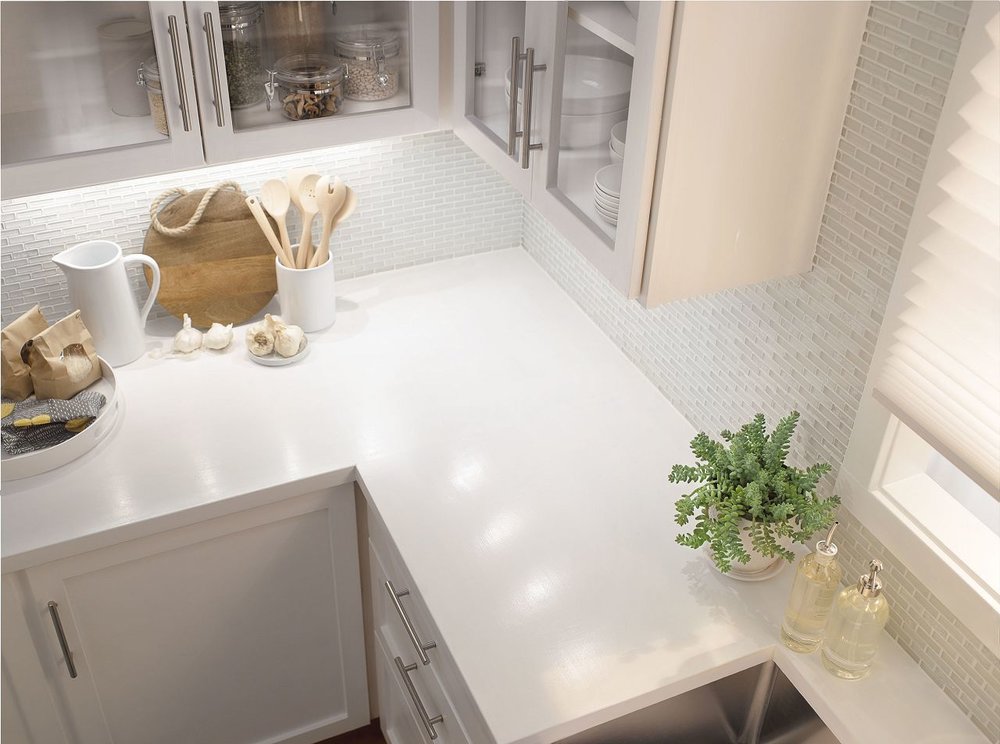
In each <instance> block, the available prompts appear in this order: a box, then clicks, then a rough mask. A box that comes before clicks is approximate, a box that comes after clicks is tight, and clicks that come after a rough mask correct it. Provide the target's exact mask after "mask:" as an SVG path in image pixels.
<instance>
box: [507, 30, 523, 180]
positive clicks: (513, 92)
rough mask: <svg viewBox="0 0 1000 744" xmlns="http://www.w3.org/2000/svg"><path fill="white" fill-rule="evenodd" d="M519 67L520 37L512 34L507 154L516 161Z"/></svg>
mask: <svg viewBox="0 0 1000 744" xmlns="http://www.w3.org/2000/svg"><path fill="white" fill-rule="evenodd" d="M520 67H521V37H520V36H512V37H511V39H510V107H509V109H508V111H507V154H508V155H510V157H511V159H512V160H514V161H517V156H516V154H515V153H516V152H517V138H518V137H519V136H520V132H518V131H517V100H518V96H517V83H518V77H519V75H518V69H519V68H520Z"/></svg>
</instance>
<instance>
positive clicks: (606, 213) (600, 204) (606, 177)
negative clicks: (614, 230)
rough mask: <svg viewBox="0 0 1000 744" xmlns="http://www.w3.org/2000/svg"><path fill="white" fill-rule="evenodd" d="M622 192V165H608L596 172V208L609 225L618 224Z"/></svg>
mask: <svg viewBox="0 0 1000 744" xmlns="http://www.w3.org/2000/svg"><path fill="white" fill-rule="evenodd" d="M621 193H622V166H621V165H619V164H617V163H612V164H611V165H606V166H604V167H603V168H601V169H600V170H599V171H597V173H595V174H594V208H595V209H596V210H597V213H598V214H599V215H600V216H601V219H603V220H604V221H605V222H607V223H608V224H609V225H617V224H618V204H619V200H620V199H621Z"/></svg>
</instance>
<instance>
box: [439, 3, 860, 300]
mask: <svg viewBox="0 0 1000 744" xmlns="http://www.w3.org/2000/svg"><path fill="white" fill-rule="evenodd" d="M629 5H630V6H633V7H632V10H629V9H628V7H627V6H626V4H625V3H623V2H612V1H608V2H605V1H604V0H589V1H588V0H574V2H528V3H525V2H467V3H458V4H457V6H456V13H455V50H454V51H455V60H456V69H455V80H454V93H455V95H454V99H455V104H454V109H453V117H454V127H455V131H456V132H457V133H458V134H459V136H460V137H462V139H463V140H464V141H465V142H466V143H467V144H468V145H469V146H470V147H471V148H472V149H473V150H475V151H476V152H477V153H479V154H480V155H481V156H482V157H483V158H485V159H486V160H487V161H488V162H490V163H491V164H492V165H493V166H494V167H495V168H497V170H499V171H500V172H501V173H503V174H504V175H505V176H506V177H507V178H508V180H509V181H510V182H511V183H512V184H513V185H514V186H515V187H516V188H517V189H519V190H520V192H521V193H522V194H523V195H524V196H525V198H526V199H527V200H528V201H529V202H530V203H531V204H532V205H533V206H534V207H535V208H537V209H538V210H539V212H540V213H541V214H542V215H543V216H544V217H545V218H546V219H547V220H548V221H549V222H550V223H552V225H553V226H554V227H555V228H556V229H557V230H558V231H559V232H560V233H561V234H562V235H563V236H564V237H565V238H566V239H567V240H568V241H569V242H570V243H571V244H572V245H573V246H574V247H576V248H577V249H578V250H580V251H581V252H582V253H583V254H584V255H585V256H586V257H587V258H588V260H589V261H590V262H591V263H593V264H594V265H595V266H596V267H597V268H598V269H599V270H600V271H601V272H602V273H603V274H604V276H605V277H607V279H608V280H609V281H610V282H611V284H612V285H613V286H614V287H615V288H616V289H617V290H618V291H620V292H621V293H622V294H623V295H625V296H626V297H629V298H632V297H641V299H642V301H643V302H644V304H645V305H646V306H649V307H652V306H655V305H658V304H661V303H663V302H668V301H671V300H674V299H679V298H681V297H687V296H692V295H697V294H706V293H709V292H715V291H719V290H721V289H726V288H731V287H736V286H740V285H743V284H749V283H752V282H757V281H762V280H765V279H769V278H774V277H778V276H787V275H790V274H795V273H800V272H804V271H808V270H809V269H810V268H811V266H812V258H813V254H814V252H815V245H816V238H817V235H818V232H819V220H820V216H821V214H822V209H823V204H824V200H825V195H826V188H827V186H828V184H829V178H830V171H831V168H832V165H833V159H834V155H835V152H836V147H837V142H838V137H839V133H840V127H841V124H842V121H843V115H844V110H845V107H846V105H847V99H848V96H849V93H850V85H851V80H852V78H853V72H854V68H855V65H856V62H857V57H858V50H859V47H860V44H861V38H862V34H863V31H864V24H865V19H866V14H867V8H868V3H867V2H844V3H781V2H756V3H703V2H684V1H683V0H682V1H679V2H677V3H674V2H667V1H665V2H641V3H630V4H629ZM635 6H637V8H636V7H635ZM632 12H635V16H634V17H633V16H632ZM524 50H531V54H532V58H533V59H532V62H533V67H534V70H533V71H532V72H531V73H530V74H529V73H528V72H527V71H526V70H525V65H526V64H527V60H526V59H524V57H526V56H527V55H526V53H524V54H521V55H518V54H517V52H518V51H524ZM515 56H517V57H518V59H517V60H514V57H515ZM593 58H599V59H601V60H603V62H602V64H603V65H604V66H608V65H610V66H611V67H614V66H616V65H617V64H619V63H621V64H626V65H629V66H630V68H631V80H630V83H631V85H630V95H629V97H628V102H627V110H623V111H619V112H618V116H617V117H615V116H611V117H610V118H605V119H604V120H602V121H601V122H600V123H599V124H598V123H597V122H596V121H594V122H593V123H594V124H595V126H599V128H600V134H601V135H602V136H601V137H600V138H598V139H594V140H589V139H585V138H584V139H585V141H582V140H581V138H580V137H579V136H577V135H579V134H580V132H581V126H580V121H581V117H579V116H578V115H577V114H578V113H579V112H578V111H577V110H576V108H575V105H576V104H575V103H574V102H573V100H572V97H573V96H575V95H578V91H579V90H580V88H581V86H583V87H586V86H592V87H597V86H599V85H602V84H603V82H602V80H601V79H599V78H598V77H595V76H593V75H591V71H590V70H588V68H587V66H586V65H581V64H580V60H585V59H593ZM571 61H573V62H571ZM511 68H516V69H518V70H519V71H520V75H519V77H520V78H521V80H520V85H521V90H522V91H523V94H522V93H521V92H519V97H518V100H519V103H518V105H517V106H516V110H515V111H511V108H510V105H509V103H508V102H509V101H510V100H511V96H510V95H509V94H507V93H506V90H507V88H508V87H510V86H509V83H508V82H507V80H506V78H507V77H508V75H509V73H508V72H507V71H508V70H509V69H511ZM529 88H530V93H529V92H528V91H529ZM574 91H576V92H574ZM526 116H527V117H529V118H530V121H528V126H527V127H525V126H524V122H525V119H526ZM615 118H620V119H624V120H626V121H627V138H626V142H625V148H624V150H625V152H624V162H623V163H622V184H621V190H620V197H619V199H618V212H617V214H618V219H617V224H614V225H613V224H610V223H609V222H608V221H606V220H604V219H602V217H601V214H600V206H601V205H599V204H596V203H595V202H596V199H595V191H594V185H593V184H594V176H595V173H596V172H597V171H598V170H599V169H601V168H604V167H606V166H608V165H609V164H611V163H612V155H611V153H610V152H609V148H608V141H607V140H608V137H609V134H610V128H611V127H612V126H613V123H614V119H615ZM592 121H593V120H592ZM525 129H527V130H528V131H529V133H530V144H531V147H532V149H530V150H529V151H528V152H527V153H525V152H524V150H523V148H524V146H525V140H526V139H528V137H527V136H526V135H525V134H524V133H523V130H525ZM613 201H614V200H612V203H613ZM604 207H605V209H607V203H605V205H604Z"/></svg>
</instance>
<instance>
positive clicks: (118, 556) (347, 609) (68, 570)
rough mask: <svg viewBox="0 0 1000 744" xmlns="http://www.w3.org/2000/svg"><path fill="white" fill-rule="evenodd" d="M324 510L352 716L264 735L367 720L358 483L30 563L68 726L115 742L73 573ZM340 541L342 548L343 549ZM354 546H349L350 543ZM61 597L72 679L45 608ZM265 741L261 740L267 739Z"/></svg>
mask: <svg viewBox="0 0 1000 744" xmlns="http://www.w3.org/2000/svg"><path fill="white" fill-rule="evenodd" d="M318 511H327V512H328V519H329V526H330V540H331V542H332V544H333V546H334V551H335V554H334V555H335V561H334V565H333V573H334V576H335V583H336V588H335V590H336V606H337V613H338V618H339V622H340V630H341V634H340V638H339V639H338V642H339V647H340V650H341V652H342V654H343V667H344V669H345V670H346V671H347V673H346V674H345V678H344V693H345V700H346V708H347V716H346V717H339V718H337V719H336V720H329V719H327V720H324V721H320V722H318V725H316V726H309V727H307V728H304V729H303V728H299V729H296V730H294V731H289V732H287V735H286V736H281V737H280V738H278V739H269V740H267V741H268V742H269V744H270V743H271V742H279V741H280V742H284V743H285V744H308V743H309V742H312V741H315V740H317V739H319V738H325V737H329V736H335V735H337V734H340V733H344V732H345V731H350V730H352V729H354V728H357V727H359V726H363V725H365V724H367V723H368V721H369V720H370V715H369V701H368V683H367V673H366V659H365V646H364V640H363V639H364V630H363V620H362V609H361V577H360V569H359V562H358V551H357V521H356V515H355V501H354V490H353V484H346V485H343V486H338V487H336V488H333V489H329V490H325V491H319V492H315V493H309V494H305V495H302V496H297V497H292V498H289V499H285V500H283V501H280V502H277V503H274V504H268V505H265V506H261V507H256V508H253V509H248V510H246V511H241V512H237V513H235V514H230V515H226V516H221V517H216V518H213V519H209V520H206V521H204V522H199V523H197V524H193V525H189V526H186V527H181V528H178V529H175V530H170V531H167V532H162V533H158V534H155V535H151V536H149V537H143V538H138V539H135V540H130V541H128V542H124V543H120V544H118V545H113V546H110V547H107V548H100V549H97V550H93V551H90V552H87V553H83V554H80V555H77V556H72V557H69V558H64V559H61V560H58V561H53V562H51V563H47V564H43V565H41V566H38V567H36V568H31V569H28V570H27V571H25V576H26V583H27V585H28V587H29V588H30V597H31V600H32V602H33V614H34V617H33V618H32V619H33V620H34V622H35V623H36V625H38V626H39V627H43V628H44V629H45V632H44V633H43V638H44V641H43V646H44V647H42V648H39V649H38V653H39V657H40V658H41V660H42V664H43V666H44V668H45V671H46V673H47V675H48V676H49V679H50V680H52V683H53V686H54V688H55V693H56V697H57V699H59V700H60V701H61V702H62V703H63V706H64V709H65V710H66V715H67V718H68V720H67V721H65V723H66V726H67V728H68V729H69V730H72V731H75V734H76V737H77V738H78V739H80V740H81V741H86V742H88V744H91V743H92V742H98V741H107V742H111V741H112V739H111V735H110V732H109V731H108V726H107V723H106V721H105V719H104V714H103V711H102V709H101V696H100V694H99V692H98V690H97V687H96V683H95V680H94V678H93V676H92V671H91V666H90V664H89V663H88V659H87V653H86V649H85V646H84V644H83V643H82V638H81V635H80V632H79V630H78V628H77V625H76V622H75V620H74V616H73V605H72V601H71V599H70V597H69V593H68V591H67V588H66V583H67V582H68V581H70V580H72V579H73V578H74V577H76V576H81V575H86V574H89V573H93V572H97V571H100V570H102V569H106V568H110V567H113V566H117V565H120V564H123V563H128V562H131V561H137V560H141V559H142V558H145V557H148V556H154V555H159V554H163V553H168V552H170V551H173V550H178V549H181V548H184V547H187V546H192V545H195V544H198V543H201V542H205V541H209V540H213V539H217V538H222V537H225V536H228V535H233V534H237V533H240V532H244V531H247V530H252V529H253V528H255V527H261V526H264V525H268V524H271V523H274V522H279V521H282V520H286V519H291V518H294V517H298V516H302V515H306V514H310V513H314V512H318ZM338 546H341V547H342V549H343V550H344V551H345V554H344V555H340V553H339V552H336V551H337V550H338ZM348 548H350V549H349V550H347V549H348ZM49 600H54V601H56V602H57V603H58V605H59V607H58V609H59V614H60V617H61V621H62V625H63V629H64V632H65V635H66V640H67V642H68V646H69V648H70V650H71V652H72V654H73V661H74V663H75V665H76V668H77V672H78V677H77V678H76V679H70V677H69V674H68V671H67V668H66V664H65V661H64V659H63V656H62V651H61V649H60V646H59V643H58V639H57V637H56V635H55V632H54V630H53V628H52V625H51V622H50V619H49V616H48V601H49ZM262 741H263V740H262Z"/></svg>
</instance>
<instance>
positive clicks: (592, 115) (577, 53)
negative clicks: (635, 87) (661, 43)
mask: <svg viewBox="0 0 1000 744" xmlns="http://www.w3.org/2000/svg"><path fill="white" fill-rule="evenodd" d="M631 5H636V6H637V5H638V3H635V4H630V3H585V2H581V3H570V4H569V7H568V10H567V19H566V21H567V23H566V37H565V38H566V41H565V53H564V55H563V82H562V89H561V91H556V92H555V96H556V97H558V98H559V99H560V102H559V103H560V105H559V117H558V119H557V120H556V119H555V118H554V119H553V122H552V124H553V127H552V131H553V133H554V132H555V131H558V133H559V134H558V137H557V138H553V152H552V154H550V158H549V163H550V164H553V165H554V166H555V173H554V174H552V173H550V174H549V187H550V188H554V189H555V190H556V191H557V192H558V193H559V194H561V195H562V196H563V197H564V198H565V200H566V201H567V202H568V203H569V204H570V205H572V208H574V209H575V210H576V212H577V213H578V216H579V217H580V218H581V219H585V220H586V221H587V222H589V223H590V225H592V226H593V228H595V230H596V231H598V232H599V233H600V234H601V235H602V236H603V237H604V239H605V242H606V243H607V244H608V245H613V244H614V241H615V237H616V234H617V225H618V216H619V208H620V205H621V197H622V188H621V186H622V171H623V163H624V159H625V140H626V134H627V124H628V118H629V104H630V100H631V88H632V68H633V65H634V55H635V37H636V28H637V27H636V18H635V17H633V15H632V13H633V12H636V13H637V12H638V11H637V10H633V9H630V7H629V6H631ZM556 125H558V126H556Z"/></svg>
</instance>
